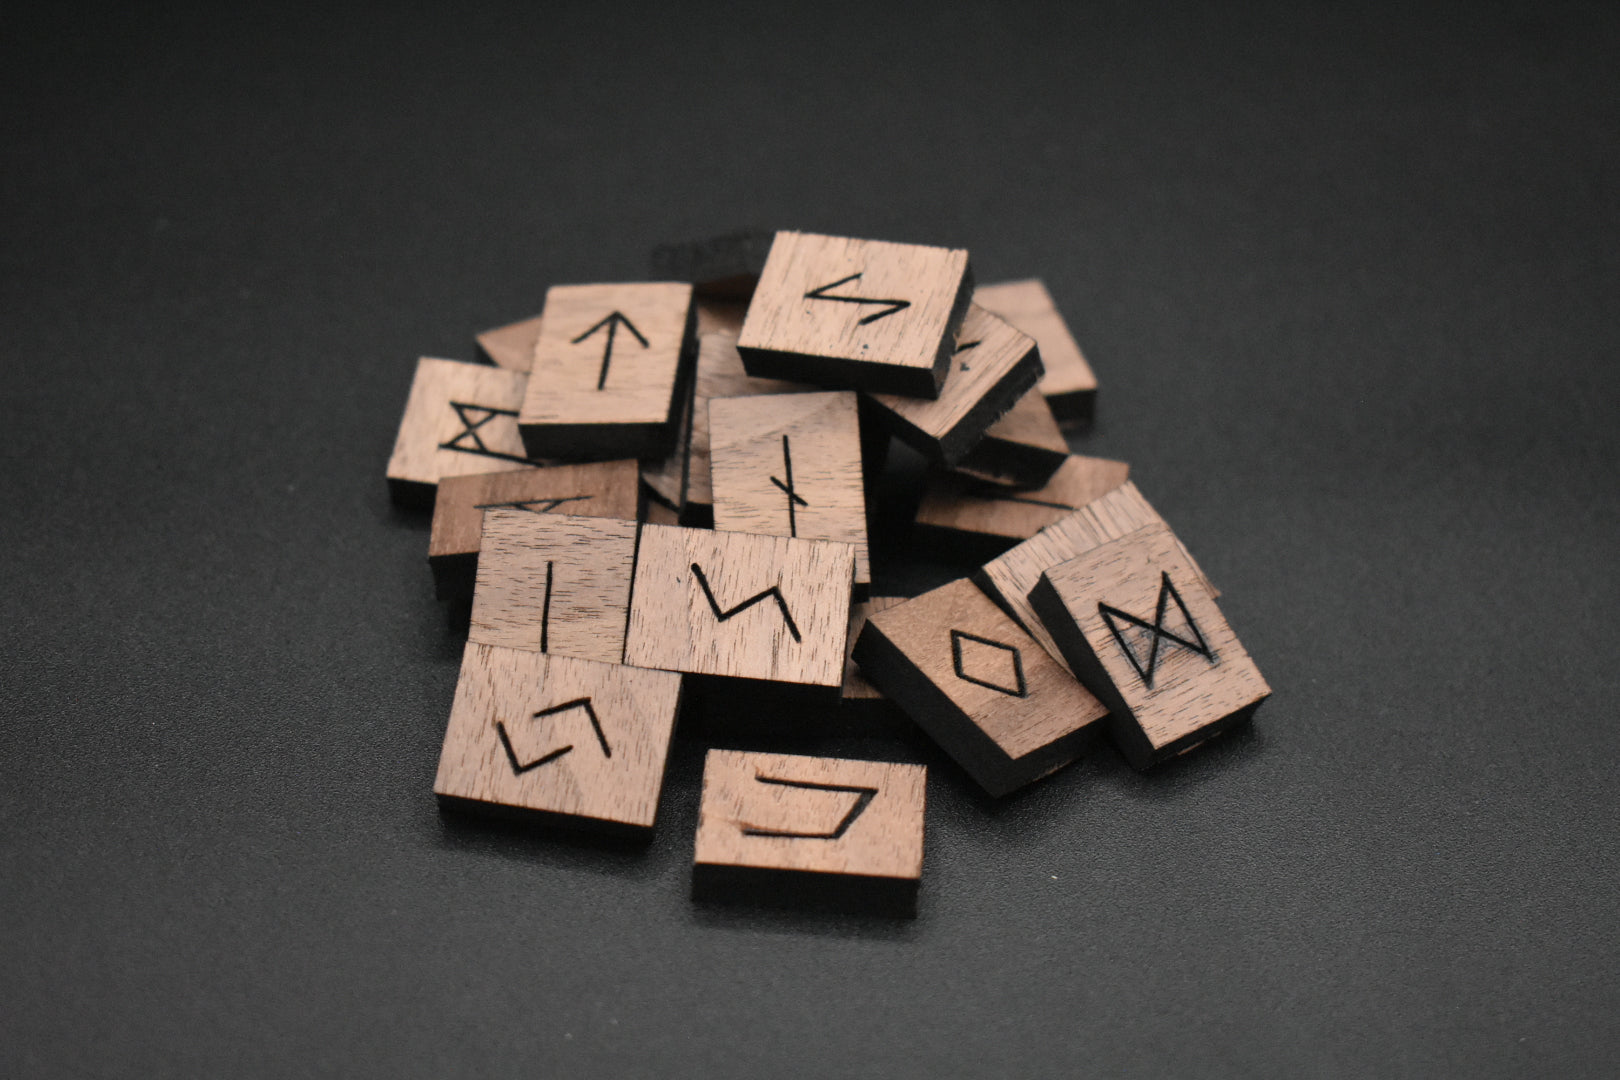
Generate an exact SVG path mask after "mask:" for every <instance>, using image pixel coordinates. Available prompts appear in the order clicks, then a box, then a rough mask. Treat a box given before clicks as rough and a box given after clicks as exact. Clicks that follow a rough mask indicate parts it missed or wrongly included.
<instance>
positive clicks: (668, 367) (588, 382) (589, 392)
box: [518, 282, 697, 459]
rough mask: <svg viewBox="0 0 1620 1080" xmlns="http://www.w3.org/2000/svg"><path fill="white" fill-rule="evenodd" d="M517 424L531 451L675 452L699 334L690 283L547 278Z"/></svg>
mask: <svg viewBox="0 0 1620 1080" xmlns="http://www.w3.org/2000/svg"><path fill="white" fill-rule="evenodd" d="M541 314H542V316H543V322H542V324H541V328H540V337H539V339H538V340H537V341H536V342H535V348H534V363H533V365H532V367H531V371H530V377H531V382H530V387H529V392H528V393H527V394H526V395H525V396H524V399H523V408H522V412H521V415H520V416H519V417H518V429H519V430H520V431H521V432H522V434H523V443H524V445H525V446H526V447H528V450H529V453H530V454H532V455H534V456H537V457H559V458H563V457H566V458H575V459H579V458H610V457H642V458H660V457H665V456H667V455H669V454H671V453H673V452H674V449H675V434H676V427H677V425H678V423H679V420H680V410H681V406H682V404H683V402H684V399H685V392H686V384H687V380H688V379H689V378H690V376H691V362H692V360H693V358H694V356H695V352H696V346H697V337H696V331H695V323H694V318H695V317H694V314H693V311H692V286H690V285H688V284H684V283H679V282H640V283H634V284H620V285H554V286H552V287H551V288H550V289H549V290H548V291H547V292H546V306H545V310H544V311H543V312H542V313H541Z"/></svg>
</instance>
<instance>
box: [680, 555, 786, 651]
mask: <svg viewBox="0 0 1620 1080" xmlns="http://www.w3.org/2000/svg"><path fill="white" fill-rule="evenodd" d="M692 576H694V577H696V578H697V583H698V584H699V585H701V586H703V595H704V596H705V597H706V598H707V599H708V601H709V610H710V611H713V612H714V617H715V618H716V619H718V620H719V621H720V622H725V621H726V620H727V619H729V618H731V617H732V616H733V615H738V614H741V613H742V612H744V611H747V610H748V609H749V608H751V607H753V606H754V605H755V604H758V603H760V602H762V601H765V600H775V601H776V606H777V607H778V608H781V609H782V619H783V621H784V622H786V623H787V629H788V633H790V634H792V635H793V640H794V641H799V640H801V639H800V637H799V625H798V623H795V622H794V621H793V612H791V611H789V610H788V606H787V601H786V600H784V599H782V589H781V587H780V586H777V585H772V586H771V587H770V588H768V589H765V590H763V591H761V592H757V593H755V594H754V595H753V596H750V597H749V598H748V599H746V600H744V601H743V602H742V603H740V604H738V605H737V606H735V607H732V608H727V609H724V610H722V609H721V607H720V601H718V600H716V599H715V598H714V590H713V589H711V588H709V579H708V578H707V577H705V576H704V574H703V567H701V566H699V565H698V564H697V563H693V564H692Z"/></svg>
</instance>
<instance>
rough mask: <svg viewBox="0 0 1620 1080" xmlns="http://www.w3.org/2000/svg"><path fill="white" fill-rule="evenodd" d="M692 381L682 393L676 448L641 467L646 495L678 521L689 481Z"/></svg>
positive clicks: (684, 506) (676, 426)
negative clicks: (671, 513)
mask: <svg viewBox="0 0 1620 1080" xmlns="http://www.w3.org/2000/svg"><path fill="white" fill-rule="evenodd" d="M692 389H693V384H692V380H690V379H688V380H687V382H686V386H685V388H684V389H683V390H682V391H681V403H680V412H679V417H680V419H679V420H678V421H676V424H675V445H674V447H673V448H672V449H671V450H670V452H669V453H667V454H665V455H663V456H662V457H656V458H647V459H645V460H643V461H642V463H641V482H642V483H643V484H644V485H646V488H647V492H648V494H649V495H650V496H651V497H652V498H654V499H656V500H658V501H660V502H662V503H664V504H665V505H666V506H668V507H669V508H670V509H672V510H674V511H675V513H676V517H677V519H678V518H679V516H680V514H681V512H682V511H684V510H685V509H686V497H687V486H688V477H689V475H690V470H691V458H692V420H693V415H692V408H693V404H694V402H693V400H692Z"/></svg>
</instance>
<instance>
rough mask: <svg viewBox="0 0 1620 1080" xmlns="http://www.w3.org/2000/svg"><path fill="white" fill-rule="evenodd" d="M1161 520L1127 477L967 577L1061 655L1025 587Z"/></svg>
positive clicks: (1191, 563) (1204, 580)
mask: <svg viewBox="0 0 1620 1080" xmlns="http://www.w3.org/2000/svg"><path fill="white" fill-rule="evenodd" d="M1162 524H1164V519H1163V518H1161V517H1160V516H1159V512H1158V511H1157V510H1155V509H1153V507H1151V506H1149V505H1148V501H1147V500H1146V499H1145V498H1143V497H1142V493H1141V492H1140V491H1138V490H1137V488H1136V485H1135V484H1134V483H1132V482H1131V481H1129V480H1127V481H1125V482H1124V483H1123V484H1121V485H1119V486H1118V487H1116V488H1115V489H1114V490H1112V491H1110V492H1108V493H1107V494H1106V495H1103V496H1101V497H1099V498H1096V499H1093V500H1092V501H1091V502H1089V503H1086V504H1085V505H1084V506H1082V507H1080V509H1078V510H1076V511H1075V512H1074V513H1072V514H1067V515H1065V516H1063V517H1061V518H1059V519H1058V520H1057V521H1055V522H1053V523H1052V524H1050V525H1048V526H1046V528H1044V529H1042V530H1041V531H1040V532H1038V533H1036V534H1035V535H1034V536H1032V537H1030V538H1029V539H1028V540H1025V541H1024V542H1023V543H1021V544H1019V545H1017V546H1016V547H1013V548H1011V549H1009V550H1008V551H1007V552H1005V553H1004V554H1002V555H999V556H997V557H996V558H994V559H992V560H991V561H989V562H987V563H985V564H984V565H983V566H981V567H980V568H979V569H978V570H976V571H974V573H973V580H974V581H975V582H976V583H977V584H978V586H979V587H980V588H981V589H983V590H984V591H985V593H986V595H988V596H989V597H990V598H991V599H993V600H994V601H995V602H996V603H997V604H999V605H1000V606H1001V608H1002V610H1004V611H1006V612H1007V614H1009V615H1011V616H1012V617H1013V619H1014V621H1016V622H1017V623H1018V624H1019V625H1020V626H1022V627H1023V628H1024V629H1025V630H1027V631H1028V632H1029V633H1030V634H1031V635H1033V636H1034V638H1035V640H1037V641H1039V642H1040V643H1041V645H1042V646H1043V647H1045V649H1046V651H1047V652H1048V653H1050V654H1051V655H1052V656H1053V657H1055V658H1057V659H1059V660H1062V659H1063V653H1062V652H1061V651H1060V650H1059V649H1058V647H1057V643H1056V642H1054V641H1053V640H1052V635H1051V634H1049V633H1048V632H1047V630H1046V627H1045V626H1043V625H1042V624H1041V620H1040V619H1039V618H1037V617H1036V615H1035V611H1034V609H1033V608H1031V607H1030V605H1029V591H1030V590H1031V589H1033V588H1034V587H1035V585H1036V583H1037V582H1039V581H1040V580H1041V574H1042V573H1044V572H1045V571H1046V570H1048V569H1050V568H1051V567H1054V566H1056V565H1058V564H1059V563H1062V562H1067V561H1069V560H1070V559H1073V558H1075V557H1076V556H1079V555H1083V554H1085V553H1086V552H1088V551H1091V550H1092V549H1093V548H1097V547H1101V546H1102V545H1103V544H1106V543H1108V542H1109V541H1110V540H1118V539H1119V538H1120V537H1122V536H1125V535H1126V534H1128V533H1132V532H1135V531H1136V530H1137V529H1140V528H1143V527H1145V526H1147V525H1162ZM1178 543H1179V541H1178ZM1186 558H1187V564H1188V565H1189V566H1191V567H1192V568H1193V570H1194V572H1195V573H1197V575H1198V577H1199V580H1200V582H1201V583H1202V584H1203V585H1204V587H1205V588H1206V589H1208V590H1209V592H1210V594H1211V595H1212V596H1219V595H1220V593H1219V592H1217V591H1216V590H1215V588H1214V587H1213V586H1212V585H1210V584H1209V581H1208V579H1207V578H1205V577H1204V573H1203V571H1202V570H1199V569H1198V564H1197V563H1195V562H1194V561H1193V557H1192V556H1191V555H1190V554H1188V555H1187V556H1186ZM1064 662H1065V663H1067V661H1064Z"/></svg>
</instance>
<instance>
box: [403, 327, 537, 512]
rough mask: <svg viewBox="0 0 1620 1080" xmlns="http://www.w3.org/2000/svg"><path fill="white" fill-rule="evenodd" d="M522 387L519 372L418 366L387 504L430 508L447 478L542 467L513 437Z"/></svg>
mask: <svg viewBox="0 0 1620 1080" xmlns="http://www.w3.org/2000/svg"><path fill="white" fill-rule="evenodd" d="M528 385H529V377H528V376H527V375H525V374H524V373H523V372H521V371H507V370H505V369H503V368H498V367H490V366H489V365H487V364H466V363H462V362H461V361H459V360H438V359H435V358H433V357H429V356H424V357H423V358H421V359H420V360H418V361H417V362H416V374H415V377H414V378H412V379H411V392H410V396H409V398H407V399H406V402H405V414H404V416H402V417H401V418H400V421H399V434H398V436H397V437H396V438H395V440H394V452H393V454H392V455H391V456H390V457H389V459H388V489H389V492H390V493H391V494H392V495H393V498H394V501H395V502H398V503H402V504H405V505H410V506H422V507H431V506H432V505H433V498H434V494H435V492H436V490H437V488H438V485H439V481H440V480H442V479H443V478H444V477H446V476H461V475H463V474H465V473H482V472H498V471H508V472H509V471H512V470H515V469H531V468H534V467H535V466H537V465H544V464H546V462H544V461H539V460H535V459H533V458H530V457H529V456H528V454H527V451H525V450H524V448H523V440H522V439H521V438H520V437H519V435H518V429H517V417H518V409H519V407H520V406H521V405H522V403H523V395H524V393H525V391H526V389H527V387H528Z"/></svg>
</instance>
